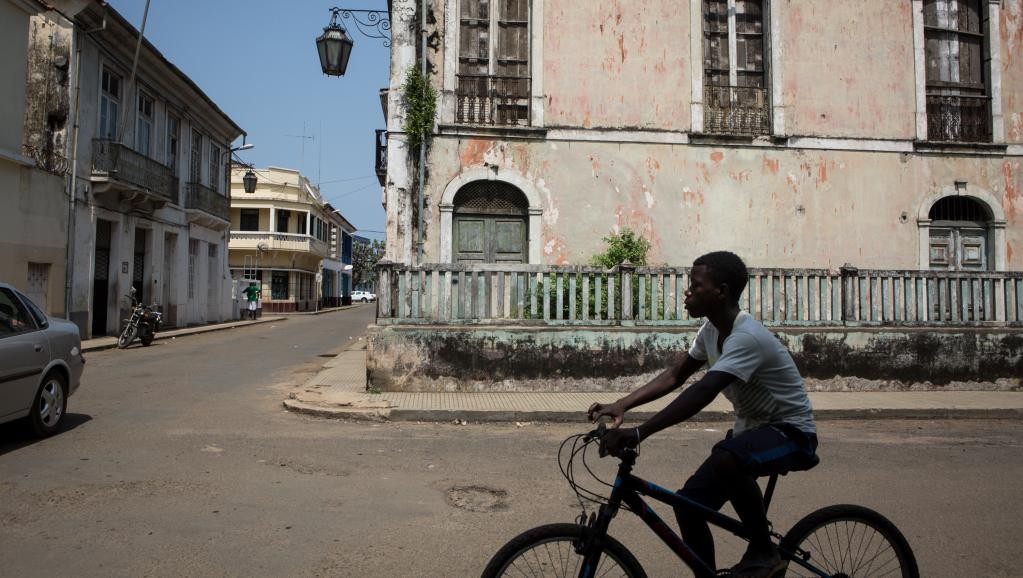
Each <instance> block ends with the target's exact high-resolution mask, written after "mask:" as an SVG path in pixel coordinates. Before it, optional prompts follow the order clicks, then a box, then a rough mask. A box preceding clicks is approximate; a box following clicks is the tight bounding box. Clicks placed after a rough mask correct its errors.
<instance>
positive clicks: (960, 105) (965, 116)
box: [924, 0, 992, 142]
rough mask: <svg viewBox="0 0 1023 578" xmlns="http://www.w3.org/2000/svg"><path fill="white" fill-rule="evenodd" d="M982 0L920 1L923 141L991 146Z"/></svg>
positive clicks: (985, 39)
mask: <svg viewBox="0 0 1023 578" xmlns="http://www.w3.org/2000/svg"><path fill="white" fill-rule="evenodd" d="M985 4H986V2H983V0H924V41H925V59H926V71H927V72H926V73H927V138H928V140H932V141H956V142H991V136H992V135H991V99H990V94H989V92H988V86H987V83H988V66H989V65H990V56H989V55H988V54H987V53H986V52H987V48H986V46H987V34H988V33H989V32H988V30H989V26H988V18H987V13H986V11H985V10H984V8H985Z"/></svg>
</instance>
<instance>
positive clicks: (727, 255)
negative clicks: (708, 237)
mask: <svg viewBox="0 0 1023 578" xmlns="http://www.w3.org/2000/svg"><path fill="white" fill-rule="evenodd" d="M701 266H702V267H703V268H704V271H705V272H706V274H707V276H708V277H710V280H711V281H712V282H713V284H714V286H715V287H717V288H719V289H721V290H722V291H724V296H725V300H726V301H727V302H728V304H729V305H731V304H735V303H738V302H739V298H740V297H741V296H742V292H743V290H744V289H745V288H746V283H747V282H748V281H749V271H747V270H746V264H745V263H743V262H742V259H740V258H739V256H738V255H736V254H735V253H732V252H730V251H714V252H713V253H707V254H706V255H703V256H702V257H698V258H697V259H696V260H695V261H693V269H694V270H695V269H696V268H697V267H701Z"/></svg>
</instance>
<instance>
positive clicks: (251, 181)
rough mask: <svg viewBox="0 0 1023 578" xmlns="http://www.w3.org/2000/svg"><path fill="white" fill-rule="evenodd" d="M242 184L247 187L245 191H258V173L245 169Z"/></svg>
mask: <svg viewBox="0 0 1023 578" xmlns="http://www.w3.org/2000/svg"><path fill="white" fill-rule="evenodd" d="M242 186H244V187H245V192H246V193H249V194H252V193H255V192H256V173H254V172H252V171H251V170H248V171H245V176H243V177H242Z"/></svg>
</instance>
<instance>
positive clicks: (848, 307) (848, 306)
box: [839, 263, 860, 323]
mask: <svg viewBox="0 0 1023 578" xmlns="http://www.w3.org/2000/svg"><path fill="white" fill-rule="evenodd" d="M839 271H840V272H841V275H842V322H843V323H847V322H849V321H855V320H856V280H857V279H858V278H859V274H860V270H859V269H857V268H856V267H853V266H852V265H850V264H849V263H846V264H845V265H842V267H841V268H840V269H839Z"/></svg>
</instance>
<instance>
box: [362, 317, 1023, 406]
mask: <svg viewBox="0 0 1023 578" xmlns="http://www.w3.org/2000/svg"><path fill="white" fill-rule="evenodd" d="M696 330H697V328H696V327H682V328H648V327H643V328H628V327H564V328H552V327H521V326H519V327H502V326H425V325H387V326H371V327H370V330H369V332H368V338H369V344H368V351H367V360H366V363H367V368H366V369H367V378H368V383H369V386H370V387H371V388H374V389H378V390H380V391H425V392H442V391H486V392H555V391H556V392H592V391H630V390H632V389H635V388H636V387H638V386H639V385H642V384H643V383H645V382H646V381H647V380H649V379H651V378H653V377H654V376H655V375H657V373H659V372H660V371H661V370H662V369H663V368H664V367H665V366H666V365H668V364H669V363H670V362H671V361H672V360H673V359H674V358H675V357H676V356H677V355H678V353H679V352H680V351H683V350H685V349H687V348H688V347H689V345H690V344H691V343H692V340H693V338H694V337H695V336H696ZM772 331H773V332H774V333H775V334H776V335H777V336H778V338H779V339H780V340H781V341H782V342H783V343H785V345H786V346H787V347H788V348H789V351H791V352H792V356H793V357H794V358H795V360H796V364H797V365H798V366H799V369H800V372H801V373H802V374H803V376H804V377H805V378H807V379H806V381H807V386H808V388H810V389H817V390H865V389H871V390H884V389H892V390H905V389H943V388H948V389H973V388H972V387H971V386H970V384H976V389H992V388H996V389H1018V388H1020V377H1021V376H1023V329H1019V328H1009V329H1006V328H956V329H934V328H926V329H925V328H908V327H898V328H894V327H893V328H860V327H847V328H834V327H829V328H773V329H772Z"/></svg>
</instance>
